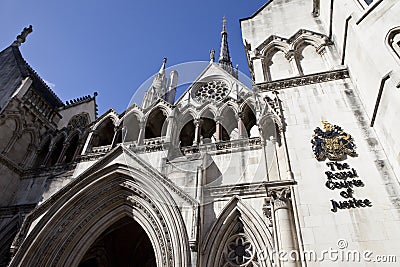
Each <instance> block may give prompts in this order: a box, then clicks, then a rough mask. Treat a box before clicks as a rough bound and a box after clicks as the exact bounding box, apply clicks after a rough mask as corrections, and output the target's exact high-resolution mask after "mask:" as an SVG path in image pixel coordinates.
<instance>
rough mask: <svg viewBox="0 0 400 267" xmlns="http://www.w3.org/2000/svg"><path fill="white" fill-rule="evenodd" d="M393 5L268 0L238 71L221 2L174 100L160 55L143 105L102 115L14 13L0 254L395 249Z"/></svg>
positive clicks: (233, 260)
mask: <svg viewBox="0 0 400 267" xmlns="http://www.w3.org/2000/svg"><path fill="white" fill-rule="evenodd" d="M399 11H400V4H398V3H397V2H396V1H364V0H344V1H341V2H340V3H339V2H337V1H319V0H289V1H282V0H272V1H269V2H268V3H266V4H265V5H264V6H263V7H261V8H260V9H259V10H258V11H257V12H256V13H254V14H253V15H252V16H250V17H248V18H244V19H242V20H241V21H240V23H241V28H242V36H243V43H244V46H245V52H246V55H247V58H248V63H249V69H250V73H251V76H252V82H253V86H252V88H248V87H247V86H245V85H244V84H243V83H242V82H241V81H239V80H238V71H237V70H236V69H235V68H233V65H232V62H231V58H230V55H229V49H228V33H227V30H226V21H225V19H224V23H223V30H222V33H221V49H220V56H219V60H218V62H215V57H214V51H211V54H210V63H209V65H208V66H207V67H206V68H205V69H204V70H203V72H202V74H201V75H200V76H199V77H198V78H197V80H196V81H194V82H193V83H192V84H191V85H190V86H189V87H188V88H187V90H186V91H185V92H184V93H183V94H182V95H181V96H179V98H178V99H177V100H176V101H175V98H176V97H175V94H176V86H177V84H178V74H179V73H178V72H174V71H173V72H171V73H170V76H169V78H167V73H166V71H165V67H166V59H164V61H163V65H162V66H161V69H160V71H159V72H158V73H157V74H156V75H155V77H154V80H153V83H152V85H151V86H150V88H149V89H148V91H147V92H146V94H145V97H144V99H143V103H142V105H141V106H139V105H136V104H134V105H132V106H130V107H129V108H128V109H127V110H126V111H124V112H123V113H122V114H118V113H117V112H116V111H114V110H112V109H110V110H109V111H107V112H106V113H104V114H103V115H101V116H100V117H98V116H97V111H96V103H95V96H96V95H97V94H95V95H94V96H93V97H92V96H87V97H83V98H79V99H76V100H73V101H68V102H67V103H66V104H64V103H62V102H61V101H60V100H59V99H58V97H57V96H55V95H54V93H53V92H52V91H51V90H50V88H48V87H47V86H46V85H45V83H44V82H43V81H42V80H41V79H40V77H39V76H38V75H37V74H36V73H35V72H34V71H33V70H32V69H31V68H30V67H29V65H28V64H27V63H26V62H25V61H24V60H23V58H22V56H21V54H20V52H19V46H20V45H21V44H22V43H23V42H24V41H25V38H26V36H27V34H29V32H31V31H32V29H31V28H26V29H24V31H23V32H22V33H21V35H19V36H18V37H17V40H16V41H15V42H14V43H13V44H12V45H11V46H10V47H8V48H6V49H5V50H3V51H2V52H0V58H1V59H2V61H1V62H3V63H1V64H2V66H1V70H0V81H1V83H0V84H1V86H2V88H0V89H1V91H0V92H1V94H2V95H1V101H0V104H1V115H0V132H1V142H0V150H1V151H2V153H1V155H0V168H1V173H2V174H1V179H0V186H1V187H0V190H1V191H0V192H1V194H0V259H1V261H0V266H80V267H85V266H128V264H129V263H130V264H132V262H134V263H135V264H137V265H139V266H224V267H226V266H325V265H327V264H331V265H334V266H353V265H355V264H357V265H360V266H364V265H369V264H372V263H369V262H368V259H366V258H363V256H365V253H366V252H371V253H372V254H368V255H369V257H370V258H369V260H370V261H372V260H378V256H385V257H386V258H385V259H386V261H392V262H393V261H394V260H397V261H399V260H400V258H399V257H400V254H399V253H398V250H397V249H396V248H397V244H398V243H399V242H400V228H399V227H398V225H399V220H400V205H399V203H400V202H399V197H400V192H399V180H398V177H399V175H400V173H399V170H398V169H399V166H398V153H399V150H398V149H397V148H398V146H399V143H398V141H397V139H396V138H395V136H396V131H397V128H396V127H397V125H396V124H395V123H393V122H392V121H394V118H395V115H396V113H397V110H398V108H397V106H398V105H396V103H397V102H396V101H397V99H398V96H397V94H396V93H397V92H396V90H397V89H396V87H398V84H399V82H400V80H399V79H398V77H400V76H398V71H399V63H400V58H399V55H400V46H399V40H400V37H399V36H400V30H399V26H400V25H399V23H398V22H399V21H398V20H397V21H396V18H397V17H396V14H398V13H399ZM396 22H397V25H396ZM389 99H390V101H389ZM321 121H322V125H321ZM325 250H332V251H336V254H335V255H337V258H336V259H335V258H332V257H331V258H329V256H328V255H325V258H323V259H321V257H322V256H323V255H324V251H325ZM349 251H350V252H352V251H353V252H354V253H360V260H359V262H357V257H356V256H355V258H354V259H353V258H350V259H349V258H344V256H343V255H344V254H343V253H344V252H346V253H347V252H349ZM282 253H286V254H282ZM312 253H315V256H316V258H315V257H313V255H312ZM354 253H353V254H351V255H354ZM310 254H311V258H308V257H307V255H310ZM38 255H40V256H38ZM296 255H298V257H296ZM300 255H306V256H305V257H302V256H300ZM346 255H349V254H348V253H347V254H346ZM389 256H390V258H389ZM352 259H353V260H352ZM380 259H381V261H382V257H381V258H380ZM393 264H394V265H395V263H393Z"/></svg>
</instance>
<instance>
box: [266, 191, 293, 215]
mask: <svg viewBox="0 0 400 267" xmlns="http://www.w3.org/2000/svg"><path fill="white" fill-rule="evenodd" d="M268 195H269V196H270V197H271V198H272V199H273V203H274V209H275V210H278V209H287V208H288V207H289V203H290V200H291V191H290V188H289V187H283V188H271V189H269V191H268Z"/></svg>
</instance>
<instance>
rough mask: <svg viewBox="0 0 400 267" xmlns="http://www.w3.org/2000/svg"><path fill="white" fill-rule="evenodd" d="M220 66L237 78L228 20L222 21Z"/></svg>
mask: <svg viewBox="0 0 400 267" xmlns="http://www.w3.org/2000/svg"><path fill="white" fill-rule="evenodd" d="M218 65H219V66H221V67H222V68H223V69H224V70H226V71H227V72H229V73H230V74H232V75H233V76H234V77H236V78H237V72H236V71H235V70H234V69H233V66H232V61H231V56H230V55H229V47H228V32H227V31H226V18H225V17H224V18H223V19H222V32H221V49H220V51H219V59H218Z"/></svg>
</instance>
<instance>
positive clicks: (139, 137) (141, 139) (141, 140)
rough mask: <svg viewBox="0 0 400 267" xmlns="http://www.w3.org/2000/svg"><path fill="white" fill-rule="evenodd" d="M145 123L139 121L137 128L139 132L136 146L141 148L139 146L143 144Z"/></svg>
mask: <svg viewBox="0 0 400 267" xmlns="http://www.w3.org/2000/svg"><path fill="white" fill-rule="evenodd" d="M145 126H146V125H145V122H144V121H140V122H139V128H140V130H139V136H138V141H137V144H138V145H139V146H141V145H143V143H144V137H145V135H144V134H145V133H144V131H145Z"/></svg>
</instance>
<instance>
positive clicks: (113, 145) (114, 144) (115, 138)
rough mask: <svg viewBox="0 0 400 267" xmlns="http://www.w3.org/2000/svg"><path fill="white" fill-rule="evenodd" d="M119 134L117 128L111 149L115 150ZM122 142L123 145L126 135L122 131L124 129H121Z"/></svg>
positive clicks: (117, 128)
mask: <svg viewBox="0 0 400 267" xmlns="http://www.w3.org/2000/svg"><path fill="white" fill-rule="evenodd" d="M118 132H119V127H117V126H115V127H114V136H113V139H112V141H111V148H114V147H115V146H116V145H117V137H118ZM121 142H122V143H123V142H124V133H123V131H122V128H121Z"/></svg>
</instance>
